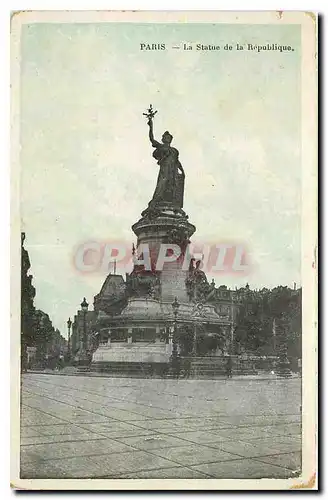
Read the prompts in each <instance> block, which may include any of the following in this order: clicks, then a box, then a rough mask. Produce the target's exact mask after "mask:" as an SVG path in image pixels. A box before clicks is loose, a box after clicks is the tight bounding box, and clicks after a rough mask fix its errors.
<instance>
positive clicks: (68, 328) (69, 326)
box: [67, 318, 72, 359]
mask: <svg viewBox="0 0 328 500" xmlns="http://www.w3.org/2000/svg"><path fill="white" fill-rule="evenodd" d="M71 327H72V321H71V318H68V320H67V330H68V342H67V357H68V359H70V357H71Z"/></svg>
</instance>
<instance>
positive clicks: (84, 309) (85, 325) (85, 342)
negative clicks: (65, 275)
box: [81, 297, 89, 353]
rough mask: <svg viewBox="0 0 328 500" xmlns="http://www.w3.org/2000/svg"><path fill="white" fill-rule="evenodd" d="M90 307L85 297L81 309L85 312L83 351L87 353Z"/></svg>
mask: <svg viewBox="0 0 328 500" xmlns="http://www.w3.org/2000/svg"><path fill="white" fill-rule="evenodd" d="M88 307H89V304H88V303H87V301H86V300H85V297H83V301H82V302H81V309H82V312H83V350H84V352H85V353H86V351H87V322H86V318H87V312H88Z"/></svg>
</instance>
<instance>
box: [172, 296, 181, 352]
mask: <svg viewBox="0 0 328 500" xmlns="http://www.w3.org/2000/svg"><path fill="white" fill-rule="evenodd" d="M179 307H180V304H179V302H178V299H177V298H176V297H175V299H174V301H173V302H172V309H173V314H174V333H173V351H172V356H173V357H176V356H177V316H178V311H179Z"/></svg>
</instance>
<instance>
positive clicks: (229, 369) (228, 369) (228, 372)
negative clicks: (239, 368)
mask: <svg viewBox="0 0 328 500" xmlns="http://www.w3.org/2000/svg"><path fill="white" fill-rule="evenodd" d="M226 376H227V378H232V358H231V356H228V359H227V364H226Z"/></svg>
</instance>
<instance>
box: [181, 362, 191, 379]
mask: <svg viewBox="0 0 328 500" xmlns="http://www.w3.org/2000/svg"><path fill="white" fill-rule="evenodd" d="M190 369H191V362H190V359H189V358H185V359H184V363H183V371H184V378H189V377H190Z"/></svg>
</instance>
